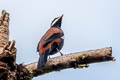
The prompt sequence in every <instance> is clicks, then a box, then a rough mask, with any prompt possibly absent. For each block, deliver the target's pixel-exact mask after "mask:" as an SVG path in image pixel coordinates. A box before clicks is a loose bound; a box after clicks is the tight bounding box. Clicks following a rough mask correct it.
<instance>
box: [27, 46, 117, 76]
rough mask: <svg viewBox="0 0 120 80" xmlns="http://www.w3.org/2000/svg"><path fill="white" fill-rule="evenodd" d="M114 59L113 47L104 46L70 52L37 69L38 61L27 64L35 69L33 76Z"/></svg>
mask: <svg viewBox="0 0 120 80" xmlns="http://www.w3.org/2000/svg"><path fill="white" fill-rule="evenodd" d="M111 60H112V61H114V60H115V59H114V57H112V48H111V47H107V48H102V49H97V50H89V51H83V52H77V53H70V54H66V55H63V56H58V57H55V58H52V59H49V60H48V61H47V63H46V65H45V66H44V67H42V68H41V69H40V70H37V64H38V63H37V62H34V63H31V64H28V65H25V67H26V68H27V69H28V70H29V71H33V74H32V75H33V76H38V75H43V74H45V73H49V72H53V71H60V70H63V69H67V68H83V67H88V65H87V64H90V63H97V62H104V61H111Z"/></svg>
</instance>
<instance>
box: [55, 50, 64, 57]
mask: <svg viewBox="0 0 120 80" xmlns="http://www.w3.org/2000/svg"><path fill="white" fill-rule="evenodd" d="M56 49H57V51H58V52H59V53H60V54H61V56H63V53H61V52H60V50H59V49H58V48H56Z"/></svg>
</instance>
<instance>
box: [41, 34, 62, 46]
mask: <svg viewBox="0 0 120 80" xmlns="http://www.w3.org/2000/svg"><path fill="white" fill-rule="evenodd" d="M60 37H61V35H60V33H54V34H53V35H51V36H50V37H49V38H47V39H45V40H44V41H43V46H46V45H47V44H48V43H50V42H51V41H53V40H55V39H57V38H60Z"/></svg>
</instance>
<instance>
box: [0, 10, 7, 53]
mask: <svg viewBox="0 0 120 80" xmlns="http://www.w3.org/2000/svg"><path fill="white" fill-rule="evenodd" d="M8 42H9V13H7V12H6V11H5V10H3V11H2V15H1V16H0V54H2V53H4V46H5V45H6V44H8Z"/></svg>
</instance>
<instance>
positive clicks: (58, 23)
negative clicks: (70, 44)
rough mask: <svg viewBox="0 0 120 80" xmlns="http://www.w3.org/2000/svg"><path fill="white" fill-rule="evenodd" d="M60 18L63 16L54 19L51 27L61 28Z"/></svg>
mask: <svg viewBox="0 0 120 80" xmlns="http://www.w3.org/2000/svg"><path fill="white" fill-rule="evenodd" d="M62 17H63V15H61V16H59V17H57V18H55V19H54V20H53V21H52V23H51V27H57V28H61V24H62Z"/></svg>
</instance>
